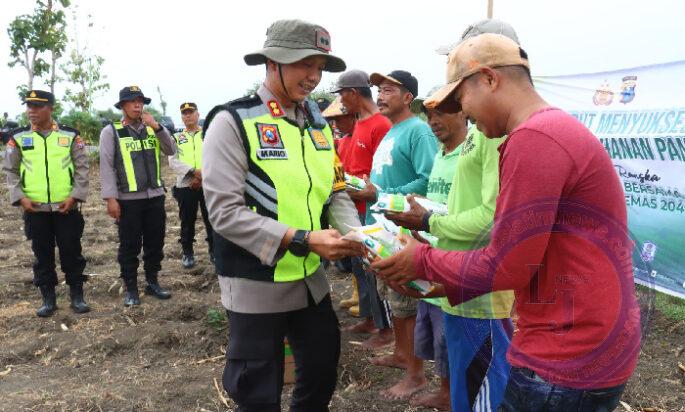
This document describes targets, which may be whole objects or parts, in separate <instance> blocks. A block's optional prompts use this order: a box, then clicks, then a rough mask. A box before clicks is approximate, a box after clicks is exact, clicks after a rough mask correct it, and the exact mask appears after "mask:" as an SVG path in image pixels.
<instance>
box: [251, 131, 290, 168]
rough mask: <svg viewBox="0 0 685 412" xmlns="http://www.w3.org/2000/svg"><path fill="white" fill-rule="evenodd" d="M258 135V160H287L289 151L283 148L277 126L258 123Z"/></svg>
mask: <svg viewBox="0 0 685 412" xmlns="http://www.w3.org/2000/svg"><path fill="white" fill-rule="evenodd" d="M256 126H257V135H258V136H259V149H257V159H260V160H285V159H287V158H288V151H287V150H286V149H285V147H284V146H283V140H282V139H281V133H280V132H279V131H278V125H277V124H270V123H257V124H256Z"/></svg>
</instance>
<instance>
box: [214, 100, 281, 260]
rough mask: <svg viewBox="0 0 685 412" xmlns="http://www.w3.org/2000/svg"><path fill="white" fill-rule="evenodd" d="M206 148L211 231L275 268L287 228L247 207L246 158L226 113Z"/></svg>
mask: <svg viewBox="0 0 685 412" xmlns="http://www.w3.org/2000/svg"><path fill="white" fill-rule="evenodd" d="M203 146H204V148H203V153H204V156H203V158H202V170H203V176H204V178H203V189H204V196H205V200H206V202H207V210H208V211H209V220H210V221H211V223H212V229H214V231H216V232H217V233H218V234H220V235H221V236H223V237H224V238H226V239H228V240H230V241H231V242H233V243H235V244H236V245H238V246H240V247H241V248H243V249H245V250H247V251H249V252H250V253H252V254H253V255H255V256H257V257H258V258H259V260H260V261H261V262H262V264H265V265H274V264H275V263H276V261H277V260H278V259H279V258H280V257H281V253H278V252H279V247H280V245H281V240H282V239H283V238H284V236H285V235H286V233H287V232H288V226H286V225H284V224H283V223H280V222H278V221H276V220H274V219H270V218H268V217H264V216H260V215H259V214H257V213H255V212H253V211H252V210H251V209H250V208H248V207H247V206H245V195H244V193H245V181H246V179H247V168H248V166H247V154H246V152H245V147H244V146H243V142H242V139H241V137H240V132H239V129H238V125H237V123H236V122H235V119H233V117H232V116H231V115H230V114H229V113H228V112H227V111H222V112H219V113H217V115H216V116H215V117H214V119H213V120H212V122H211V123H210V125H209V128H208V129H207V133H206V135H205V140H204V143H203Z"/></svg>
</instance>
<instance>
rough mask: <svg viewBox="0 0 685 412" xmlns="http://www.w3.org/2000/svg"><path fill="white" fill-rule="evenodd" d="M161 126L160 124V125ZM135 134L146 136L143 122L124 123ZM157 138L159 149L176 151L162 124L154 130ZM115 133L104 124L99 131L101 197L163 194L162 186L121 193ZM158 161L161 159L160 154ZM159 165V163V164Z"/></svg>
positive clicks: (131, 198)
mask: <svg viewBox="0 0 685 412" xmlns="http://www.w3.org/2000/svg"><path fill="white" fill-rule="evenodd" d="M160 126H161V125H160ZM126 127H128V128H129V129H130V131H131V133H135V134H136V136H147V131H146V127H145V125H144V124H143V122H140V121H139V122H136V123H132V124H128V125H126ZM155 135H156V136H157V139H159V149H160V151H161V152H162V153H163V154H165V155H168V156H170V155H173V154H174V153H176V142H174V139H173V138H172V137H171V135H170V134H169V131H168V130H167V129H166V128H165V127H164V126H162V129H161V130H159V131H158V132H155ZM116 139H117V137H116V133H115V131H114V127H112V125H107V126H105V127H104V128H103V129H102V131H101V132H100V181H101V184H102V190H101V192H102V198H103V199H109V198H114V199H120V200H135V199H149V198H153V197H157V196H162V195H163V194H164V187H158V188H154V189H153V188H148V189H146V190H144V191H140V192H131V193H121V192H119V188H118V186H117V175H116V171H115V167H116V166H115V163H114V153H115V151H116V149H115V148H114V145H115V144H118V143H117V142H116ZM159 161H160V162H161V161H162V158H161V155H160V159H159ZM160 167H161V165H160Z"/></svg>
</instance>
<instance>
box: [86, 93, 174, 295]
mask: <svg viewBox="0 0 685 412" xmlns="http://www.w3.org/2000/svg"><path fill="white" fill-rule="evenodd" d="M149 103H150V98H148V97H145V95H144V94H143V92H142V91H141V90H140V88H139V87H138V86H129V87H124V88H123V89H121V91H120V92H119V101H118V102H117V103H116V104H115V105H114V107H116V108H117V109H121V111H122V113H123V119H122V120H121V121H120V122H114V123H113V124H109V125H107V126H105V127H104V128H103V129H102V131H101V132H100V179H101V180H102V198H103V199H104V200H105V201H106V202H107V213H109V215H110V216H111V217H112V218H114V219H115V220H116V222H117V225H118V227H119V252H118V256H117V257H118V260H119V266H120V267H121V278H122V279H123V281H124V284H125V286H126V297H125V298H124V305H125V306H132V305H140V297H139V294H138V280H137V278H138V264H139V262H138V254H139V253H140V249H141V247H142V248H143V268H144V269H145V280H146V281H147V286H146V287H145V294H146V295H152V296H154V297H156V298H158V299H169V298H170V297H171V294H170V293H169V292H167V291H166V290H164V289H162V287H161V286H159V282H158V279H157V276H158V273H159V271H160V270H161V268H162V266H161V262H162V259H163V257H164V253H163V252H162V249H163V248H164V235H165V232H166V211H165V210H164V192H165V189H164V186H163V182H162V176H161V162H160V160H161V159H160V152H162V153H164V154H165V155H173V154H174V153H175V152H176V143H174V140H173V139H172V138H171V135H170V134H169V131H168V130H166V129H165V128H164V127H163V126H161V125H160V124H159V123H158V122H157V121H156V120H155V118H154V117H153V116H152V115H151V114H150V113H148V112H145V111H143V106H144V105H146V104H149Z"/></svg>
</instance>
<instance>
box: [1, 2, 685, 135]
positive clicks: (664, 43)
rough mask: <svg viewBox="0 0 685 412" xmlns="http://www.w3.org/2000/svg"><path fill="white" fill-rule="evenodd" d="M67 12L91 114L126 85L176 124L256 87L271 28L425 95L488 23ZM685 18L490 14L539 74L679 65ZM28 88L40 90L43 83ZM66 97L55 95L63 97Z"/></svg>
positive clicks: (663, 13) (452, 18)
mask: <svg viewBox="0 0 685 412" xmlns="http://www.w3.org/2000/svg"><path fill="white" fill-rule="evenodd" d="M74 6H75V7H74ZM33 7H34V1H32V0H16V1H12V2H9V1H6V2H3V5H2V13H1V14H0V26H1V27H2V28H3V30H2V31H0V112H9V114H10V118H14V117H15V116H17V115H18V114H19V113H20V112H21V111H22V110H23V106H22V105H21V104H20V101H19V99H18V96H17V93H16V86H17V85H19V84H22V83H25V82H26V79H27V75H26V72H25V69H23V68H21V67H19V66H17V67H15V68H9V67H8V66H7V65H6V62H7V61H9V47H10V46H9V39H8V36H7V33H6V28H7V27H8V25H9V23H10V22H11V21H12V20H13V19H14V17H15V16H17V15H19V14H23V13H30V12H31V11H32V9H33ZM72 7H73V8H74V9H75V10H76V14H77V17H78V18H77V22H78V23H77V24H73V22H72V19H71V16H69V18H68V20H69V23H70V26H71V27H70V28H69V33H70V35H71V36H73V34H74V33H77V37H78V39H79V45H80V46H81V47H83V46H87V48H88V50H89V52H90V53H93V54H98V55H101V56H103V57H104V58H105V63H104V65H103V67H102V72H103V73H104V74H105V75H106V76H107V81H108V82H109V83H110V86H111V87H110V90H109V91H107V92H106V93H104V94H102V95H101V96H99V97H98V98H97V99H96V101H95V107H96V108H97V109H106V108H108V107H112V105H113V104H114V103H115V102H116V101H117V100H118V91H119V90H120V89H121V88H122V87H124V86H128V85H138V86H139V87H140V88H141V89H142V90H143V92H144V93H145V94H146V95H147V96H149V97H150V98H152V105H153V106H155V107H156V108H160V105H159V101H160V98H159V97H160V96H159V93H158V92H157V87H159V88H160V89H161V92H162V94H163V96H164V99H165V100H166V101H167V102H168V107H167V113H168V114H169V115H170V116H172V118H174V120H175V121H176V122H177V123H179V124H180V122H179V120H180V114H179V113H178V107H179V105H180V104H181V103H182V102H185V101H194V102H196V103H197V104H198V106H199V109H200V112H201V113H202V114H206V113H207V112H208V111H209V110H210V109H211V107H213V106H214V105H216V104H220V103H224V102H226V101H229V100H232V99H234V98H237V97H241V96H242V95H244V94H245V91H246V90H247V89H248V88H249V87H250V86H251V85H252V84H254V83H255V82H257V81H261V80H262V79H263V77H264V69H263V67H261V66H257V67H250V66H246V65H245V63H244V61H243V56H244V55H245V54H246V53H250V52H252V51H255V50H258V49H260V48H261V47H262V45H263V43H264V40H265V34H266V29H267V27H268V26H269V25H270V24H271V22H273V21H275V20H278V19H283V18H299V19H303V20H307V21H310V22H314V23H317V24H319V25H321V26H323V27H325V28H326V29H327V30H328V31H329V32H330V34H331V43H332V49H333V51H332V52H333V54H335V55H337V56H339V57H342V58H343V59H344V60H345V62H346V63H347V67H348V68H350V69H351V68H355V69H362V70H364V71H366V72H368V73H372V72H381V73H388V72H390V71H392V70H394V69H404V70H409V71H411V72H412V73H413V74H414V75H415V76H416V77H417V78H418V80H419V95H421V96H423V95H425V94H426V93H427V92H428V91H429V90H430V89H431V88H432V87H433V86H436V85H439V84H442V83H444V81H445V67H446V66H445V63H446V57H445V56H442V55H439V54H437V53H436V49H438V48H439V47H441V46H444V45H446V44H450V43H454V42H456V41H457V40H458V39H459V37H460V35H461V33H462V32H463V30H464V29H465V28H466V27H467V26H468V25H469V24H470V23H472V22H474V21H477V20H480V19H482V18H485V17H486V12H487V0H458V1H457V0H453V1H430V0H423V1H413V2H399V1H387V0H375V1H371V0H365V1H359V0H347V1H344V2H325V1H304V0H288V1H272V0H261V1H259V2H255V3H251V2H230V1H210V0H194V1H190V2H175V1H161V0H138V1H133V0H117V1H95V0H90V1H88V0H72ZM684 12H685V2H682V1H679V0H651V1H640V0H630V1H628V0H574V1H553V0H546V1H543V0H494V13H493V17H495V18H498V19H502V20H505V21H507V22H509V23H510V24H512V25H513V26H514V28H515V29H516V31H517V33H518V37H519V40H520V42H521V45H522V46H523V48H524V49H526V51H527V52H528V55H529V57H530V61H531V71H532V74H533V75H534V76H539V75H561V74H573V73H592V72H599V71H605V70H611V69H619V68H628V67H636V66H641V65H649V64H654V63H662V62H668V61H676V60H685V41H684V40H683V39H685V24H682V16H683V14H684ZM88 15H90V16H91V18H90V20H91V21H92V23H93V26H92V27H91V28H88V27H87V24H86V22H87V21H88ZM337 76H338V75H337V74H335V73H326V74H324V76H323V79H322V81H321V83H320V85H319V88H320V89H321V88H329V87H330V85H331V84H332V83H333V82H335V79H336V78H337ZM34 87H35V88H40V87H43V88H44V89H47V86H44V85H43V84H42V82H41V81H40V80H39V81H38V83H37V84H36V85H34ZM64 89H65V85H60V86H58V88H57V89H56V94H57V98H58V99H59V98H60V96H61V95H63V94H64Z"/></svg>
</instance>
